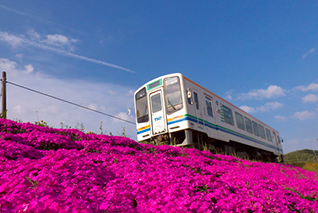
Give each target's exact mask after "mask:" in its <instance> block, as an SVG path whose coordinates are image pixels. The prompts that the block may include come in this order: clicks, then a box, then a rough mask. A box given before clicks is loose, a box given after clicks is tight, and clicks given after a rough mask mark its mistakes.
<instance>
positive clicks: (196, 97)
mask: <svg viewBox="0 0 318 213" xmlns="http://www.w3.org/2000/svg"><path fill="white" fill-rule="evenodd" d="M193 96H194V102H195V106H196V108H197V109H199V99H198V94H197V93H196V92H193Z"/></svg>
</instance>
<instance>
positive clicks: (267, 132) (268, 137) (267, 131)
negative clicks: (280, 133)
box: [266, 128, 273, 142]
mask: <svg viewBox="0 0 318 213" xmlns="http://www.w3.org/2000/svg"><path fill="white" fill-rule="evenodd" d="M266 136H267V140H269V141H270V142H273V140H272V135H271V131H269V129H267V128H266Z"/></svg>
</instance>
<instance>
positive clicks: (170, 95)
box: [164, 77, 183, 114]
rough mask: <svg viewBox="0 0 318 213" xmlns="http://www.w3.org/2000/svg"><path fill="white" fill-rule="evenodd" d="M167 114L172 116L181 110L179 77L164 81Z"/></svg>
mask: <svg viewBox="0 0 318 213" xmlns="http://www.w3.org/2000/svg"><path fill="white" fill-rule="evenodd" d="M164 88H165V96H166V98H165V99H166V107H167V114H172V113H174V112H176V111H178V110H180V109H182V108H183V103H182V96H181V88H180V80H179V77H170V78H165V79H164Z"/></svg>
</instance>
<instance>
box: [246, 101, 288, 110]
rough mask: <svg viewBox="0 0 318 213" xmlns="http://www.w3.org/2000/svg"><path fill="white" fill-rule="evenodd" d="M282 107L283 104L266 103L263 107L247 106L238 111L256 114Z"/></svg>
mask: <svg viewBox="0 0 318 213" xmlns="http://www.w3.org/2000/svg"><path fill="white" fill-rule="evenodd" d="M281 107H284V104H282V103H279V102H269V103H266V104H265V105H264V106H261V107H256V108H255V107H249V106H246V105H244V106H241V107H240V109H242V110H244V111H245V112H247V113H256V112H267V111H270V110H275V109H278V108H281Z"/></svg>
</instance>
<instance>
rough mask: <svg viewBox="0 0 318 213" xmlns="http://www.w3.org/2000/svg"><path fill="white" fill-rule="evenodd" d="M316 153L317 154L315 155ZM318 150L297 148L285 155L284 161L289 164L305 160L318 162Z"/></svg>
mask: <svg viewBox="0 0 318 213" xmlns="http://www.w3.org/2000/svg"><path fill="white" fill-rule="evenodd" d="M315 154H316V155H315ZM317 158H318V150H315V151H314V150H311V149H303V150H297V151H294V152H289V153H287V154H285V155H284V161H285V163H288V164H293V163H305V162H310V163H314V162H316V163H317V162H318V161H317Z"/></svg>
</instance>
